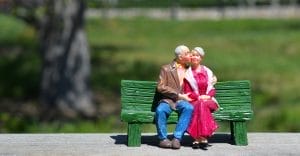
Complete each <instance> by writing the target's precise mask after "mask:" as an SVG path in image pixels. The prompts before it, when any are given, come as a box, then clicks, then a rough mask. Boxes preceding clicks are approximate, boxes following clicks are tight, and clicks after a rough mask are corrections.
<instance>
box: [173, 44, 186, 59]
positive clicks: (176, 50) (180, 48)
mask: <svg viewBox="0 0 300 156" xmlns="http://www.w3.org/2000/svg"><path fill="white" fill-rule="evenodd" d="M184 50H189V48H188V47H187V46H185V45H179V46H177V47H176V48H175V56H176V57H178V56H179V55H180V54H181V53H182V52H183V51H184Z"/></svg>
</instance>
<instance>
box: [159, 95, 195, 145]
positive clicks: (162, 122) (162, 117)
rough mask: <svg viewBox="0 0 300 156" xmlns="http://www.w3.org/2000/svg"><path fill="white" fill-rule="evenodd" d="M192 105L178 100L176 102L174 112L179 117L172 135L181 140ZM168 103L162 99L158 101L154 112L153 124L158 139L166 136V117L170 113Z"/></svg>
mask: <svg viewBox="0 0 300 156" xmlns="http://www.w3.org/2000/svg"><path fill="white" fill-rule="evenodd" d="M193 109H194V108H193V106H192V105H191V104H190V103H189V102H187V101H183V100H180V101H178V102H177V104H176V112H177V113H179V119H178V122H177V124H176V127H175V131H174V133H173V135H174V137H175V138H177V139H179V140H181V138H182V136H183V134H184V133H185V131H186V129H187V128H188V126H189V123H190V120H191V117H192V114H193ZM172 111H173V110H172V109H171V107H170V105H169V104H168V103H166V102H164V101H162V102H160V103H159V105H158V107H157V108H156V112H155V122H156V123H155V124H156V129H157V134H158V138H159V139H160V140H163V139H166V138H167V135H168V134H167V119H168V117H169V115H170V114H171V113H172Z"/></svg>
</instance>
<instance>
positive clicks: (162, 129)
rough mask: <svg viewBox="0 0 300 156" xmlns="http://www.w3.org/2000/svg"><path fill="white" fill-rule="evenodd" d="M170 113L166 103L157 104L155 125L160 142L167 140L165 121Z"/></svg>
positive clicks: (170, 110)
mask: <svg viewBox="0 0 300 156" xmlns="http://www.w3.org/2000/svg"><path fill="white" fill-rule="evenodd" d="M171 112H172V109H171V107H170V105H169V104H168V103H166V102H161V103H159V105H158V107H157V108H156V112H155V124H156V130H157V134H158V138H159V139H160V140H164V139H167V135H168V134H167V119H168V116H169V115H170V114H171Z"/></svg>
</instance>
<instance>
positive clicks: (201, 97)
mask: <svg viewBox="0 0 300 156" xmlns="http://www.w3.org/2000/svg"><path fill="white" fill-rule="evenodd" d="M210 98H211V97H210V96H209V95H200V96H199V97H198V99H199V100H208V99H210Z"/></svg>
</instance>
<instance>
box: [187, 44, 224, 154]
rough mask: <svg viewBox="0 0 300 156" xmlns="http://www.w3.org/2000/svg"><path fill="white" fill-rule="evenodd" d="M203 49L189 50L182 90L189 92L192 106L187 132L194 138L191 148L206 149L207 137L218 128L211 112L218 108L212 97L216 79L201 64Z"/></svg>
mask: <svg viewBox="0 0 300 156" xmlns="http://www.w3.org/2000/svg"><path fill="white" fill-rule="evenodd" d="M204 55H205V53H204V50H203V49H202V48H201V47H196V48H194V49H193V50H192V51H191V54H190V57H191V59H190V61H191V62H190V63H191V67H190V68H189V69H188V70H187V72H186V75H185V78H184V84H183V92H184V93H186V94H189V97H190V99H192V100H191V101H190V103H192V104H193V106H194V111H193V116H192V119H191V122H190V125H189V127H188V129H187V132H188V133H189V134H190V136H192V137H193V138H194V142H193V148H201V149H203V150H207V147H208V141H207V138H208V137H210V136H212V134H213V132H215V130H216V129H217V128H218V125H217V123H216V122H215V120H214V118H213V116H212V112H214V111H216V110H217V109H218V108H219V105H218V103H217V101H216V99H215V98H214V96H215V92H216V91H215V88H214V84H215V83H216V81H217V79H216V77H215V76H214V74H213V72H212V71H211V70H210V69H209V68H208V67H206V66H204V65H201V62H202V59H203V58H204Z"/></svg>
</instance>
